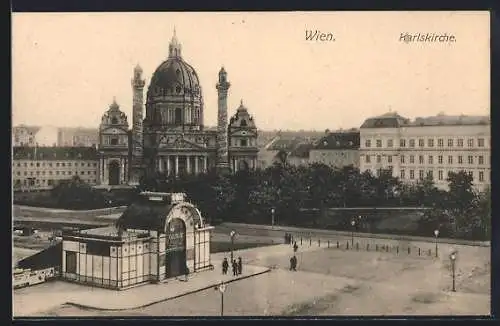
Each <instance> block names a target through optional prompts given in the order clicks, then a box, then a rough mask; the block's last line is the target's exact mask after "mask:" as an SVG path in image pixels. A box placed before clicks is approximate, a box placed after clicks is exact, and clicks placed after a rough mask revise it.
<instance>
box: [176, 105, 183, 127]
mask: <svg viewBox="0 0 500 326" xmlns="http://www.w3.org/2000/svg"><path fill="white" fill-rule="evenodd" d="M174 123H175V124H181V123H182V109H181V108H176V109H175V121H174Z"/></svg>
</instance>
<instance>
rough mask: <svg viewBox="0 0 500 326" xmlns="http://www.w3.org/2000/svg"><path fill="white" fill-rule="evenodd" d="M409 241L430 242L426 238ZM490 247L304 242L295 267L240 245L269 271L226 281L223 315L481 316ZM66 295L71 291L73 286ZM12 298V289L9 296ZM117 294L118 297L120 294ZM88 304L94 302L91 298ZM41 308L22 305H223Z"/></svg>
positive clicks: (176, 309)
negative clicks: (389, 247)
mask: <svg viewBox="0 0 500 326" xmlns="http://www.w3.org/2000/svg"><path fill="white" fill-rule="evenodd" d="M410 245H411V246H414V247H425V246H426V245H427V246H428V247H430V248H432V247H433V244H432V243H411V244H410ZM452 247H453V248H457V249H458V250H459V254H460V260H459V261H458V263H457V292H451V291H450V290H451V275H450V274H451V273H450V266H449V262H448V259H447V254H446V255H445V254H444V253H445V252H446V253H447V252H448V251H449V250H451V248H452ZM489 250H490V248H485V247H471V246H456V245H455V246H450V245H445V244H441V245H440V252H441V253H442V256H443V258H435V257H418V256H414V255H410V256H408V255H397V254H395V253H385V252H366V251H359V252H356V251H345V250H339V249H336V248H329V249H328V248H324V247H321V248H319V247H317V246H310V247H309V246H304V247H303V248H300V249H299V253H298V258H299V266H298V267H299V270H298V271H297V272H291V271H289V270H288V264H289V262H288V260H289V258H290V255H291V253H292V250H291V248H290V246H288V245H276V246H269V247H262V248H252V249H246V250H241V251H239V252H236V253H235V254H236V255H241V256H242V257H243V259H244V261H247V263H248V264H251V265H252V266H261V267H263V268H265V267H269V268H272V271H271V272H268V273H264V274H261V275H258V276H254V277H250V278H247V279H243V280H238V281H235V282H233V283H230V284H228V286H227V289H226V292H225V298H224V315H226V316H230V315H232V316H250V315H254V316H255V315H257V316H259V315H260V316H262V315H289V316H297V315H429V314H432V315H446V314H452V315H487V314H489V313H490V262H489V260H490V253H489ZM224 255H225V254H224V253H218V254H214V255H213V257H214V260H220V259H222V257H223V256H224ZM248 267H249V266H248ZM219 270H220V266H216V270H215V271H213V272H208V273H214V275H217V277H216V278H217V279H219V275H220V274H219V273H220V271H219ZM200 275H201V274H200ZM190 282H192V283H194V282H196V281H195V278H193V279H192V280H191V281H189V282H188V283H190ZM188 283H186V282H178V286H179V287H182V286H183V285H186V284H188ZM56 284H57V283H56ZM42 286H47V291H42V290H40V292H41V293H40V297H39V298H40V299H39V300H41V298H42V297H45V298H47V297H46V293H47V292H48V291H51V292H52V293H54V292H57V291H60V293H64V291H62V290H55V289H54V288H52V287H51V286H52V285H50V286H49V284H46V285H42ZM42 286H40V289H42V288H41V287H42ZM65 286H68V284H65ZM71 286H73V285H71ZM162 286H163V285H150V286H144V287H139V288H137V291H140V292H141V293H147V292H161V291H160V289H162ZM35 288H37V287H33V288H32V289H25V290H26V292H31V291H34V289H35ZM151 289H154V291H151ZM166 289H167V285H166V286H165V290H166ZM21 291H22V290H21ZM73 291H74V290H73ZM92 291H102V290H100V289H99V290H96V289H93V290H90V291H89V290H87V292H92ZM104 291H107V290H104ZM127 291H134V289H132V290H127ZM127 291H122V292H116V293H115V292H113V291H111V292H112V293H113V295H114V296H116V298H117V299H113V300H109V301H115V302H118V301H120V302H125V303H123V304H122V308H124V309H126V308H127V306H129V307H130V308H132V305H133V303H132V301H129V300H131V299H128V298H130V297H131V296H129V295H128V294H126V293H127ZM16 292H17V291H16ZM44 293H45V294H44ZM66 295H71V290H69V291H68V292H67V293H66ZM16 296H17V294H16V295H15V299H16ZM120 296H122V298H123V299H122V298H120V299H118V298H119V297H120ZM54 297H56V295H54ZM95 297H98V296H94V295H90V294H89V295H87V296H86V298H87V299H86V300H87V303H90V302H92V301H93V299H92V298H95ZM54 300H55V299H54ZM63 301H64V300H63ZM66 301H70V300H66ZM80 301H81V302H83V301H82V300H80ZM99 301H100V302H102V303H101V304H102V305H107V306H108V308H113V307H112V305H117V303H113V304H109V303H106V300H105V299H104V297H103V299H101V300H99ZM140 301H145V300H144V299H141V300H140ZM150 301H152V300H150ZM15 302H19V300H15ZM93 303H94V305H95V304H97V301H94V302H93ZM136 306H137V304H136ZM46 308H47V309H45V310H44V309H39V310H38V311H31V312H30V313H27V311H24V314H26V315H39V316H142V315H143V316H218V315H220V309H221V307H220V293H219V292H217V291H215V290H214V289H213V288H209V289H207V290H204V291H200V292H196V293H193V294H189V295H186V296H182V297H179V298H177V299H172V300H168V301H164V302H160V303H156V304H150V305H148V306H146V307H142V308H136V309H127V310H115V311H102V310H97V309H88V308H85V309H83V308H79V307H75V306H72V305H64V302H62V301H61V300H60V302H59V304H54V305H53V306H52V308H51V307H46ZM18 311H19V310H18Z"/></svg>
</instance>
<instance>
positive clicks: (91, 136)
mask: <svg viewBox="0 0 500 326" xmlns="http://www.w3.org/2000/svg"><path fill="white" fill-rule="evenodd" d="M97 144H99V130H98V129H97V128H82V127H75V128H73V127H64V128H59V130H58V132H57V146H59V147H96V146H97Z"/></svg>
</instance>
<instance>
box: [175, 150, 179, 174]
mask: <svg viewBox="0 0 500 326" xmlns="http://www.w3.org/2000/svg"><path fill="white" fill-rule="evenodd" d="M178 175H179V155H175V176H176V177H177V176H178Z"/></svg>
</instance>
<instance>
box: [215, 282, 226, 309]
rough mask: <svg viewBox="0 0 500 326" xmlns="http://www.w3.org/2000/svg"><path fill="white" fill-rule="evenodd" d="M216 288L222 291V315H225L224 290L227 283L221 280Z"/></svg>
mask: <svg viewBox="0 0 500 326" xmlns="http://www.w3.org/2000/svg"><path fill="white" fill-rule="evenodd" d="M215 290H216V291H217V290H218V291H219V292H220V315H221V317H222V316H224V292H225V291H226V284H224V282H221V283H220V284H219V286H216V287H215Z"/></svg>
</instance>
